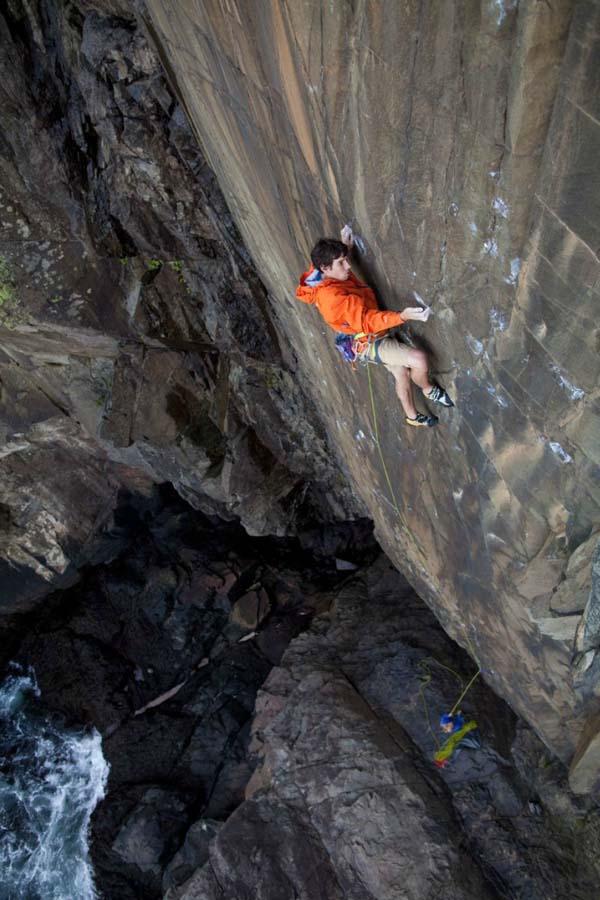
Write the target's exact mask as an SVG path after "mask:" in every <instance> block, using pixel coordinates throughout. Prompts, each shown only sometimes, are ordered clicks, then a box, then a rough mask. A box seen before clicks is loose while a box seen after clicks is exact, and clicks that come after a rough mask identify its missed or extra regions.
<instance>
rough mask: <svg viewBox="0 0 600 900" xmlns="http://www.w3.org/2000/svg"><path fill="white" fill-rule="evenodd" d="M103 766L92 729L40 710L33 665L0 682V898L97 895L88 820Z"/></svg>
mask: <svg viewBox="0 0 600 900" xmlns="http://www.w3.org/2000/svg"><path fill="white" fill-rule="evenodd" d="M108 770H109V767H108V764H107V762H106V760H105V759H104V757H103V755H102V744H101V737H100V735H99V734H98V732H97V731H95V730H88V731H83V730H75V729H72V728H65V727H64V726H63V725H62V724H61V723H60V722H59V721H57V720H56V719H55V718H54V717H50V716H48V715H47V714H45V713H44V711H43V709H42V705H41V701H40V691H39V688H38V686H37V684H36V681H35V676H34V673H33V672H32V671H27V672H25V671H23V670H22V669H20V668H19V667H17V666H12V667H11V671H10V673H9V675H8V677H7V678H6V680H5V681H4V683H3V684H2V686H1V687H0V900H38V898H39V900H74V898H77V900H94V898H96V897H97V894H96V890H95V888H94V879H93V870H92V866H91V863H90V859H89V826H90V818H91V815H92V813H93V811H94V809H95V807H96V805H97V804H98V803H99V802H100V800H101V799H102V798H103V797H104V794H105V790H106V782H107V779H108Z"/></svg>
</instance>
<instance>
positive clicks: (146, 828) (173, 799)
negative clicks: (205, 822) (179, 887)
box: [112, 788, 185, 876]
mask: <svg viewBox="0 0 600 900" xmlns="http://www.w3.org/2000/svg"><path fill="white" fill-rule="evenodd" d="M184 815H185V803H184V802H183V801H182V800H181V798H179V797H177V795H175V794H174V793H173V792H172V791H164V790H160V789H159V788H150V790H148V791H146V792H145V794H144V795H143V796H142V798H141V801H140V803H139V804H138V806H136V808H135V810H134V811H133V812H132V813H131V814H130V815H129V816H128V817H127V819H126V820H125V822H124V823H123V826H122V827H121V829H120V831H119V833H118V835H117V837H116V838H115V840H114V843H113V847H112V848H113V850H114V852H115V853H116V854H117V855H118V856H120V857H121V859H122V860H123V862H124V863H125V864H126V865H128V866H135V867H136V868H138V869H140V870H141V871H142V872H143V873H145V874H149V875H153V876H158V875H160V873H161V871H162V865H161V860H162V859H163V858H164V856H165V854H168V850H169V844H171V845H173V843H174V840H176V839H177V836H178V834H179V833H181V831H182V830H183V822H184V821H185V818H184Z"/></svg>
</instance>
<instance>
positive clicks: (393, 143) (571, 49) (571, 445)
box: [146, 0, 600, 789]
mask: <svg viewBox="0 0 600 900" xmlns="http://www.w3.org/2000/svg"><path fill="white" fill-rule="evenodd" d="M146 9H147V13H146V15H147V24H148V27H149V30H150V32H151V34H152V35H153V37H154V40H155V42H156V46H157V48H158V50H159V52H160V55H161V57H162V60H163V63H164V65H165V68H166V70H167V72H168V73H169V75H170V78H171V82H172V86H173V87H174V88H175V90H176V92H177V94H178V96H179V97H180V99H181V102H182V104H183V106H184V108H185V110H186V112H187V115H188V117H189V119H190V121H191V123H192V125H193V127H194V129H195V131H196V133H197V136H198V138H199V140H200V142H201V145H202V147H203V149H204V151H205V153H206V156H207V158H208V160H209V162H210V165H211V166H212V168H213V169H214V171H215V172H216V174H217V177H218V179H219V182H220V185H221V187H222V189H223V190H224V193H225V196H226V199H227V202H228V204H229V207H230V209H231V211H232V213H233V216H234V218H235V220H236V223H237V225H238V227H239V229H240V232H241V235H242V238H243V240H244V241H245V243H246V245H247V246H248V248H249V250H250V252H251V254H252V256H253V258H254V260H255V262H256V264H257V267H258V269H259V271H260V273H261V277H262V278H263V279H264V281H265V283H266V285H267V287H268V289H269V291H270V293H271V295H272V297H273V298H274V301H275V305H276V308H277V310H278V319H279V322H280V324H281V328H282V329H283V331H284V334H285V337H286V340H287V341H288V342H289V344H290V346H291V347H293V350H294V352H295V354H296V356H297V360H298V369H299V373H301V377H302V379H303V383H304V386H305V387H306V389H307V390H309V391H310V392H311V394H312V397H313V399H314V400H315V401H316V402H317V404H318V406H319V409H320V410H321V413H322V418H323V421H324V422H326V423H327V424H328V432H329V439H330V441H331V444H332V445H333V446H334V447H335V449H336V451H337V453H338V455H339V457H340V459H342V460H343V463H344V465H345V467H346V468H347V469H348V470H349V472H350V475H351V478H352V481H353V484H354V488H355V491H356V492H357V493H358V495H359V496H360V497H361V499H362V500H363V501H364V503H365V504H366V505H367V507H368V508H369V510H370V514H371V515H372V516H373V518H374V520H375V522H376V528H377V534H378V536H379V539H380V541H381V543H382V545H383V547H384V548H385V550H386V552H387V553H388V555H389V556H390V558H391V559H392V560H393V561H394V562H395V563H396V564H397V565H398V566H399V567H400V568H401V569H402V570H403V571H405V572H406V573H407V574H408V575H409V577H410V579H411V581H412V582H413V584H414V585H415V586H416V588H417V589H418V591H419V592H420V594H421V595H422V596H423V597H425V598H426V599H427V601H428V603H429V604H430V605H431V607H432V608H433V609H434V610H435V612H436V614H437V615H438V617H439V618H440V620H441V621H442V622H443V623H444V625H445V627H446V628H447V630H448V631H449V632H450V633H451V634H452V635H453V636H454V637H455V638H456V639H457V640H458V641H459V642H460V643H461V644H463V646H466V647H471V648H472V650H473V652H474V653H475V654H476V655H477V657H478V659H479V660H480V661H481V663H482V665H483V667H484V669H485V677H486V678H487V679H488V680H489V681H490V682H491V683H492V684H493V685H494V687H495V688H496V689H497V690H498V691H499V692H500V693H502V694H503V696H504V697H506V698H507V699H508V701H509V702H510V703H511V705H512V706H513V707H514V708H515V709H516V710H518V711H519V713H520V714H522V715H523V716H524V717H525V718H526V719H527V720H528V721H529V722H531V723H532V724H533V726H534V727H535V728H536V729H537V731H538V732H539V733H540V735H542V736H543V738H544V740H545V741H546V742H547V744H548V745H549V746H550V747H551V748H552V749H553V750H554V751H555V752H556V753H557V754H558V755H559V756H560V757H561V758H562V759H563V760H565V761H570V760H571V759H572V757H573V754H574V753H575V751H576V748H577V747H578V744H579V752H578V757H579V758H580V759H581V760H582V761H583V768H582V767H579V768H576V769H575V771H574V773H573V780H574V784H575V786H576V787H578V788H579V789H589V788H590V786H591V785H592V784H593V783H594V780H595V778H596V776H597V771H598V770H597V765H596V762H595V761H594V754H593V742H594V735H595V732H594V728H593V727H591V726H590V725H589V722H590V720H591V717H592V715H593V713H594V712H595V708H596V703H597V701H596V694H597V690H598V689H597V671H598V665H599V662H598V659H597V658H596V644H595V643H594V640H596V639H595V638H590V639H589V640H587V643H586V642H585V641H582V639H581V628H584V630H585V623H583V625H582V612H583V609H584V606H585V604H586V601H587V593H586V591H578V590H577V589H576V572H577V571H579V570H578V568H577V567H578V565H579V566H580V567H581V566H583V568H584V569H585V571H586V573H587V575H588V586H589V570H590V559H591V555H592V552H593V548H594V546H595V543H596V541H595V540H594V535H595V532H596V530H597V528H598V520H599V517H598V504H599V502H600V488H599V480H598V472H599V468H598V467H599V463H600V455H599V451H598V447H599V446H600V443H599V441H598V437H599V434H600V430H599V427H598V386H597V384H598V369H599V358H598V352H597V350H598V330H597V322H596V320H597V316H596V315H595V309H596V304H597V299H598V284H599V278H600V264H599V258H598V247H599V246H600V216H599V215H598V213H599V212H600V199H599V198H600V193H599V191H598V173H597V160H598V158H599V150H600V129H599V127H598V113H599V111H600V110H599V101H598V91H597V86H598V71H599V69H598V65H597V62H598V33H599V25H600V8H599V7H598V5H597V4H595V3H592V2H588V0H581V2H573V3H570V2H563V3H559V4H552V5H551V4H545V3H533V2H523V3H521V4H518V5H517V3H516V2H509V0H507V2H485V0H481V2H469V3H444V4H439V3H433V2H416V0H415V2H409V3H405V4H402V5H400V4H397V3H395V2H389V3H385V2H375V3H369V2H358V3H326V2H319V0H314V2H309V3H291V2H286V0H274V2H260V3H258V2H253V3H242V2H237V0H227V2H223V0H204V2H199V0H147V3H146ZM350 219H353V220H354V223H355V228H356V229H357V230H358V231H359V233H360V234H361V235H362V237H363V238H364V241H365V245H366V251H367V252H366V254H365V255H364V256H363V258H362V260H361V263H362V267H363V271H364V274H365V276H366V277H367V278H368V279H369V280H370V281H371V282H372V283H373V284H374V285H375V286H376V287H377V289H378V291H379V295H380V298H381V301H382V304H383V305H385V306H387V307H389V308H393V309H400V308H402V306H403V305H406V300H407V299H409V298H410V295H411V292H412V291H417V292H418V293H419V294H420V295H421V296H423V297H424V298H425V299H426V300H427V302H428V303H430V304H431V305H432V306H433V310H434V313H435V315H434V317H433V319H432V320H431V322H430V324H428V325H427V327H426V328H421V329H419V330H420V332H421V334H419V335H417V339H422V340H425V341H426V342H427V345H428V346H429V348H430V349H431V351H432V353H433V354H434V360H435V368H436V371H437V372H438V373H439V377H440V380H441V381H442V382H443V383H444V385H445V386H446V387H448V388H449V389H450V391H451V393H452V394H453V396H455V397H456V400H457V407H456V409H455V410H452V412H451V413H450V414H449V415H444V421H443V423H442V426H441V427H440V428H438V429H435V430H434V431H433V432H432V433H425V434H422V433H420V432H419V433H417V434H413V433H409V432H407V430H406V429H405V428H404V427H403V426H402V419H401V413H400V409H399V407H398V404H397V401H396V399H395V397H394V394H393V386H392V383H391V379H390V378H389V377H386V374H385V373H384V372H376V373H375V374H374V380H375V386H376V397H377V400H376V407H377V415H378V426H379V433H380V438H381V451H382V454H383V457H384V459H385V464H386V467H387V469H388V470H389V473H390V478H391V481H392V484H393V487H394V493H395V496H396V498H397V503H398V509H396V508H395V504H394V503H393V502H392V498H390V495H389V490H388V487H387V485H386V479H385V474H384V471H383V468H382V464H381V460H380V456H379V448H378V446H377V443H376V440H375V434H374V432H375V427H374V423H373V420H372V410H371V405H370V401H369V394H368V386H367V379H366V375H365V374H364V373H363V372H359V373H358V374H353V373H352V372H350V371H349V370H347V369H344V367H343V365H342V363H341V362H340V361H339V359H338V358H337V353H336V351H335V350H334V348H333V345H332V340H331V334H330V333H326V329H325V328H324V326H323V324H322V322H321V321H320V319H319V317H318V313H317V312H316V311H314V310H313V311H309V310H307V309H306V308H305V307H300V304H297V303H296V302H295V301H294V299H293V290H294V285H295V282H296V280H297V276H298V273H299V272H300V271H302V268H303V266H304V264H305V262H306V257H307V253H308V250H309V248H310V246H311V243H312V242H313V240H314V239H315V237H317V236H318V235H320V234H322V233H336V231H337V230H338V228H339V227H340V225H341V224H342V223H343V222H345V221H348V220H350ZM414 334H415V332H414V331H413V335H414ZM578 548H579V550H578ZM576 551H577V552H578V554H579V555H578V556H577V555H576ZM581 558H583V562H582V559H581ZM565 576H566V582H567V586H565V584H563V582H564V581H565ZM571 577H572V578H573V581H572V584H573V589H572V590H569V587H568V583H569V579H570V578H571ZM584 581H585V577H584ZM559 585H561V589H560V590H561V591H562V594H561V596H562V597H563V599H564V598H566V600H565V602H563V603H562V605H561V604H560V603H558V605H557V603H556V599H555V598H556V595H557V593H559V594H560V592H557V591H556V589H557V588H558V586H559ZM576 598H578V599H576ZM588 614H589V605H588ZM578 628H579V629H580V635H579V638H578V639H577V642H576V644H575V647H574V641H575V635H576V631H577V629H578ZM588 630H589V629H588ZM574 649H576V650H578V651H580V652H576V653H574ZM576 687H577V688H578V690H576ZM586 722H587V723H588V729H590V727H591V731H589V730H588V732H587V733H586V735H585V736H584V737H583V739H582V738H581V735H582V730H583V729H584V726H585V725H586ZM580 741H583V742H582V743H580ZM588 748H592V750H590V753H591V757H590V755H589V754H588V755H587V756H586V752H587V750H588ZM582 772H583V773H584V774H583V775H582Z"/></svg>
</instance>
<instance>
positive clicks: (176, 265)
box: [169, 259, 183, 275]
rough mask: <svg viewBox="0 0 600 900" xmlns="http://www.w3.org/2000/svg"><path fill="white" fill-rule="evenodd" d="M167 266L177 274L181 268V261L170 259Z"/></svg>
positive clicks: (179, 273)
mask: <svg viewBox="0 0 600 900" xmlns="http://www.w3.org/2000/svg"><path fill="white" fill-rule="evenodd" d="M169 268H170V269H172V270H173V271H174V272H177V274H178V275H181V272H182V270H183V263H182V261H181V260H180V259H172V260H171V261H170V262H169Z"/></svg>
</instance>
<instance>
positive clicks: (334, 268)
mask: <svg viewBox="0 0 600 900" xmlns="http://www.w3.org/2000/svg"><path fill="white" fill-rule="evenodd" d="M350 268H351V266H350V260H349V259H348V257H347V256H338V258H337V259H334V261H333V262H332V263H331V265H330V266H323V270H322V271H323V275H324V276H325V278H335V280H336V281H346V279H347V278H348V275H349V274H350Z"/></svg>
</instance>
